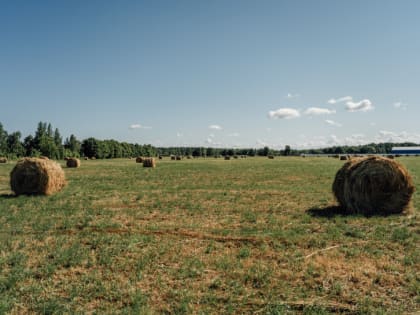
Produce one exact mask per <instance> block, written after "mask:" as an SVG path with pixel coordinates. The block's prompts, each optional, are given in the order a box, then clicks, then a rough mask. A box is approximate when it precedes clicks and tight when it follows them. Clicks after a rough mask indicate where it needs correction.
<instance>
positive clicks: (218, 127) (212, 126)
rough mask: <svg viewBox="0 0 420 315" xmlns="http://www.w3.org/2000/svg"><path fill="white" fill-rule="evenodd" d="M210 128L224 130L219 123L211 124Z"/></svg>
mask: <svg viewBox="0 0 420 315" xmlns="http://www.w3.org/2000/svg"><path fill="white" fill-rule="evenodd" d="M209 129H212V130H222V129H223V128H222V127H221V126H219V125H210V126H209Z"/></svg>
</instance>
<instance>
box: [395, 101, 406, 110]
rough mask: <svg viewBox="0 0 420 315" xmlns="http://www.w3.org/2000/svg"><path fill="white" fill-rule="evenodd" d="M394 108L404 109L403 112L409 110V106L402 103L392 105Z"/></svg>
mask: <svg viewBox="0 0 420 315" xmlns="http://www.w3.org/2000/svg"><path fill="white" fill-rule="evenodd" d="M392 105H393V106H394V108H396V109H402V110H406V109H407V104H404V103H402V102H395V103H394V104H392Z"/></svg>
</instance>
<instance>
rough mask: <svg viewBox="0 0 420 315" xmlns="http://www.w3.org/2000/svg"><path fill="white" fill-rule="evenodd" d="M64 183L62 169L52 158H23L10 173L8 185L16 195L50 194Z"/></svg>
mask: <svg viewBox="0 0 420 315" xmlns="http://www.w3.org/2000/svg"><path fill="white" fill-rule="evenodd" d="M65 185H66V179H65V176H64V172H63V169H62V168H61V166H60V165H59V164H58V163H56V162H54V161H52V160H46V159H39V158H24V159H22V160H19V161H18V162H17V164H16V166H15V167H14V168H13V170H12V172H11V173H10V186H11V188H12V190H13V191H14V192H15V194H16V195H22V194H26V195H30V194H41V195H51V194H53V193H55V192H58V191H60V190H61V189H62V188H63V187H64V186H65Z"/></svg>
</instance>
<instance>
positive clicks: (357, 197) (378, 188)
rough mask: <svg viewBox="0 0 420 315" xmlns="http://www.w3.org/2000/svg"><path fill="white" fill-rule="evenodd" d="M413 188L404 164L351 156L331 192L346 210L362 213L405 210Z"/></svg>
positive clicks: (407, 208)
mask: <svg viewBox="0 0 420 315" xmlns="http://www.w3.org/2000/svg"><path fill="white" fill-rule="evenodd" d="M414 189H415V188H414V185H413V181H412V179H411V176H410V174H409V173H408V171H407V170H406V169H405V167H404V166H402V165H401V164H400V163H398V162H396V161H395V160H390V159H387V158H383V157H379V156H373V157H367V158H361V159H351V160H350V161H348V162H346V163H345V164H344V165H343V167H342V168H341V169H340V170H339V171H338V172H337V174H336V177H335V180H334V183H333V192H334V195H335V197H336V198H337V201H338V202H339V203H340V205H341V206H342V207H343V208H344V209H345V210H346V212H348V213H355V214H363V215H374V214H380V215H387V214H393V213H403V212H407V211H408V210H409V208H410V203H411V196H412V194H413V192H414Z"/></svg>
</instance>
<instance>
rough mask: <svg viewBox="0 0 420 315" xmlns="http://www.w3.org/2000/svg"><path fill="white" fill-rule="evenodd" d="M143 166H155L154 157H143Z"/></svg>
mask: <svg viewBox="0 0 420 315" xmlns="http://www.w3.org/2000/svg"><path fill="white" fill-rule="evenodd" d="M143 167H156V160H155V159H154V158H144V159H143Z"/></svg>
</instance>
